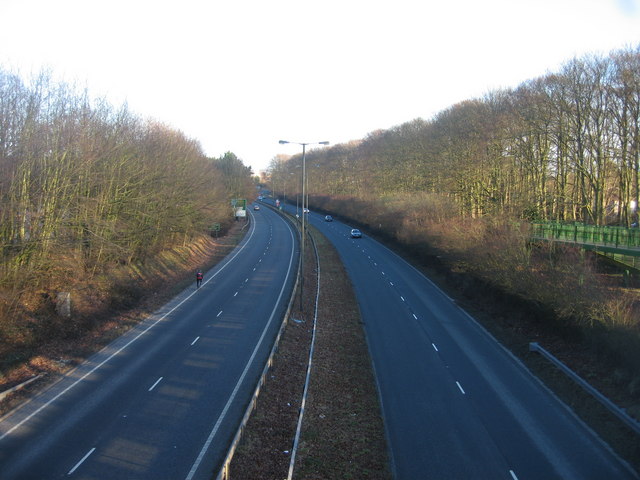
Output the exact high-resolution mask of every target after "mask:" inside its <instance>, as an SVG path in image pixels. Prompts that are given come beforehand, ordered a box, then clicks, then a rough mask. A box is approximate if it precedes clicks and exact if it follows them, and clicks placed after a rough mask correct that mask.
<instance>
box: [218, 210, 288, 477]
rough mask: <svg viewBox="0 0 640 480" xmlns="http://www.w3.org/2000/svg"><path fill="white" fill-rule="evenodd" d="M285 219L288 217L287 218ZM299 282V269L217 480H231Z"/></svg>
mask: <svg viewBox="0 0 640 480" xmlns="http://www.w3.org/2000/svg"><path fill="white" fill-rule="evenodd" d="M285 218H287V217H286V216H285ZM299 282H300V268H298V276H297V277H296V283H295V285H294V286H293V294H292V295H291V298H290V299H289V305H288V307H287V311H286V312H285V314H284V316H283V318H282V323H281V324H280V329H279V330H278V335H276V339H275V342H274V343H273V347H272V348H271V352H270V353H269V358H268V359H267V362H266V364H265V366H264V368H263V369H262V375H260V380H258V384H257V385H256V388H255V391H254V392H253V396H252V397H251V400H250V401H249V405H248V406H247V409H246V410H245V413H244V416H243V417H242V421H241V422H240V426H239V427H238V430H237V432H236V434H235V436H234V437H233V440H232V441H231V446H230V447H229V450H228V452H227V455H226V456H225V458H224V461H223V462H222V467H221V468H220V472H219V473H218V476H217V477H216V480H229V479H230V476H229V466H230V465H231V460H232V459H233V455H234V454H235V452H236V448H238V445H239V444H240V440H242V434H243V433H244V429H245V427H246V426H247V422H248V421H249V418H250V417H251V414H252V413H253V411H254V410H255V408H256V405H257V403H258V397H259V396H260V391H261V390H262V387H263V386H264V384H265V383H266V381H267V374H268V373H269V370H270V369H271V367H272V365H273V358H274V356H275V354H276V353H277V351H278V346H279V343H280V338H281V337H282V334H283V332H284V329H285V327H286V326H287V319H288V318H289V315H290V314H291V309H292V308H293V303H294V301H295V292H296V291H297V289H298V283H299Z"/></svg>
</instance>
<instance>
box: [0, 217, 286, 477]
mask: <svg viewBox="0 0 640 480" xmlns="http://www.w3.org/2000/svg"><path fill="white" fill-rule="evenodd" d="M250 215H251V217H252V221H251V222H249V226H248V227H247V228H248V232H247V234H246V236H245V238H244V239H243V241H242V242H241V244H240V245H239V246H238V247H237V248H236V249H235V250H234V251H233V252H232V253H231V254H230V255H229V256H228V257H227V258H226V259H225V260H224V261H223V262H221V263H220V264H219V265H218V266H216V267H215V268H213V269H212V270H211V271H209V272H205V277H204V282H203V285H202V287H201V288H200V289H198V290H196V289H195V278H194V284H193V286H192V287H189V288H188V289H186V290H185V291H183V292H182V293H181V294H180V295H178V296H177V297H176V298H174V299H173V300H172V301H171V302H169V303H168V304H167V305H165V306H164V307H163V308H162V309H160V310H159V311H158V312H156V313H155V314H154V315H153V316H151V317H150V318H148V319H147V320H146V321H144V322H143V323H141V324H140V325H139V326H138V327H137V328H135V329H133V330H131V331H129V332H128V333H126V334H125V335H123V336H122V337H120V338H119V339H118V340H116V341H115V342H113V343H112V344H110V345H109V346H108V347H107V348H105V349H103V350H102V351H100V352H99V353H97V354H96V355H94V356H92V357H91V358H90V359H88V360H87V361H86V362H85V363H84V364H82V365H80V366H79V367H78V368H76V369H75V370H74V371H73V372H71V373H70V374H69V375H67V376H66V377H65V378H64V379H63V380H61V381H59V382H58V383H56V384H55V385H53V386H52V387H50V388H49V389H47V390H46V391H45V392H43V393H42V394H41V395H39V396H37V397H36V398H34V399H33V400H32V401H30V402H29V403H27V404H25V405H23V406H22V407H21V408H19V409H17V410H16V411H14V412H12V413H11V414H9V415H8V416H6V417H5V418H3V419H2V420H1V421H0V478H2V480H10V479H26V480H36V479H38V480H40V479H47V480H48V479H61V478H65V479H84V480H88V479H109V480H113V479H127V480H132V479H153V480H159V479H167V480H169V479H170V480H176V479H180V480H181V479H188V480H191V479H206V480H209V479H210V478H211V475H212V472H214V470H216V469H217V467H218V465H219V463H220V461H221V459H222V457H223V455H224V454H226V451H227V448H228V445H229V442H230V440H231V438H232V436H233V435H234V434H235V431H236V429H237V426H238V424H239V421H240V419H241V417H242V415H243V413H244V410H245V408H246V405H247V402H248V400H249V397H250V396H251V394H252V393H253V390H254V388H255V385H256V381H257V379H258V377H259V375H260V374H261V372H262V369H263V366H264V362H265V359H266V357H267V356H268V353H269V351H270V349H271V346H272V343H273V339H274V338H275V335H276V333H277V330H278V328H279V326H280V322H281V320H282V318H283V315H284V312H285V310H286V307H287V305H288V301H289V298H290V295H291V292H292V288H293V283H294V281H295V270H296V268H297V261H298V260H297V259H298V252H297V248H298V247H297V237H296V236H295V234H294V231H293V229H292V227H291V226H290V225H289V223H288V222H286V221H285V220H283V218H282V217H281V216H279V215H277V214H276V213H275V212H273V211H271V210H270V209H267V208H263V209H262V210H260V211H258V212H253V211H251V212H250ZM194 277H195V274H194Z"/></svg>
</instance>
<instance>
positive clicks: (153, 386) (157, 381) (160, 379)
mask: <svg viewBox="0 0 640 480" xmlns="http://www.w3.org/2000/svg"><path fill="white" fill-rule="evenodd" d="M163 378H164V377H160V378H159V379H158V380H156V383H154V384H153V385H151V388H150V389H149V390H148V391H149V392H150V391H151V390H153V389H154V388H156V386H157V385H158V384H159V383H160V382H161V381H162V379H163Z"/></svg>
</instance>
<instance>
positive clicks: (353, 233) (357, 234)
mask: <svg viewBox="0 0 640 480" xmlns="http://www.w3.org/2000/svg"><path fill="white" fill-rule="evenodd" d="M361 237H362V232H361V231H360V230H358V229H357V228H354V229H353V230H351V238H361Z"/></svg>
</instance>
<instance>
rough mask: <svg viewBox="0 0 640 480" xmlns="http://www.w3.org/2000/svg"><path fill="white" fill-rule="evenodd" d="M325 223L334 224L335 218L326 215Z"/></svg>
mask: <svg viewBox="0 0 640 480" xmlns="http://www.w3.org/2000/svg"><path fill="white" fill-rule="evenodd" d="M324 221H325V222H333V217H332V216H331V215H325V217H324Z"/></svg>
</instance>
